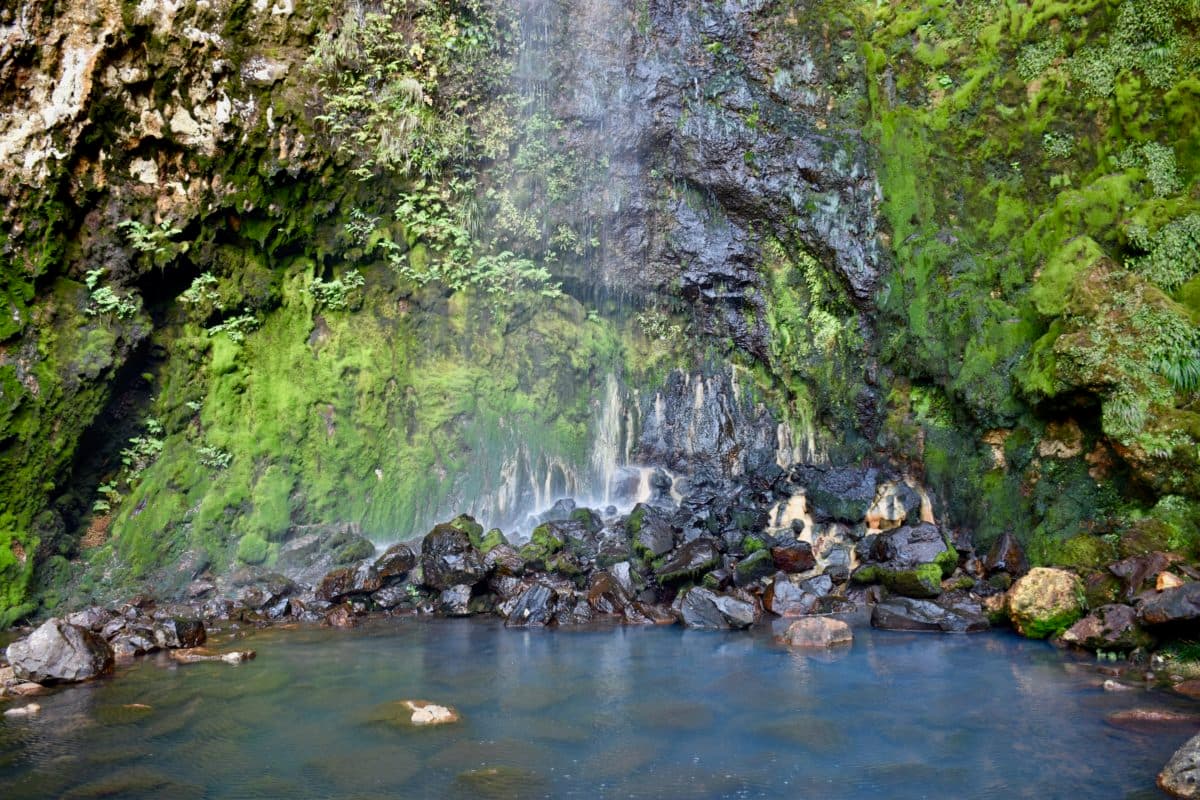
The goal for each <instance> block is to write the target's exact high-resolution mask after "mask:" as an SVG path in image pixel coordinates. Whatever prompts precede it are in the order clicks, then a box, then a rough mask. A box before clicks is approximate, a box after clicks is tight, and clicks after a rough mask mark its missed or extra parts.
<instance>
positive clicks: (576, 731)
mask: <svg viewBox="0 0 1200 800" xmlns="http://www.w3.org/2000/svg"><path fill="white" fill-rule="evenodd" d="M856 634H857V637H858V638H857V639H856V641H855V643H854V644H853V646H852V647H850V648H848V649H845V650H843V651H840V652H838V653H835V654H817V655H805V654H801V653H799V652H789V651H788V650H786V649H784V648H781V647H779V646H777V645H775V644H774V643H773V642H772V641H771V639H770V633H769V631H760V632H758V633H755V634H745V633H728V634H725V633H705V632H697V631H686V630H683V629H680V628H611V629H609V628H606V629H601V630H589V631H565V630H559V631H514V630H505V629H504V628H502V627H500V626H499V625H498V624H497V623H495V622H494V621H491V620H444V621H430V620H411V619H410V620H386V621H381V622H378V623H374V624H372V625H370V626H368V627H366V628H362V629H358V630H353V631H336V630H329V629H304V628H301V629H294V630H268V631H262V632H257V633H253V634H250V635H247V636H246V637H245V638H244V639H239V640H238V641H236V643H233V642H227V643H226V646H233V645H235V644H236V646H237V647H253V648H255V649H256V650H257V651H258V658H257V660H255V661H252V662H249V663H247V664H242V665H237V666H229V665H226V664H220V663H218V664H194V665H187V666H178V667H176V666H170V665H168V664H167V663H166V662H164V661H162V660H155V659H146V660H143V661H141V662H138V663H136V664H134V665H133V666H131V667H128V668H125V669H124V670H123V671H122V674H121V675H120V677H119V678H118V679H115V680H110V681H104V682H102V683H98V684H93V685H89V686H84V687H78V688H72V689H68V690H65V691H62V692H59V693H57V694H54V695H51V696H48V697H45V698H40V699H39V702H40V703H41V705H42V707H43V710H42V713H41V714H40V715H39V716H37V717H35V718H32V719H29V720H24V719H21V720H16V719H0V787H3V791H2V792H0V794H2V795H3V797H5V798H9V799H11V800H16V798H35V797H36V798H42V797H58V796H62V797H105V796H119V797H122V798H136V797H170V798H173V799H174V798H186V797H203V798H281V797H287V798H388V797H447V796H449V797H456V796H461V797H476V798H487V797H587V798H591V797H612V798H631V797H632V798H651V797H654V798H658V797H695V798H710V797H711V798H718V797H739V798H740V797H788V798H822V799H825V800H839V799H840V798H856V799H857V798H866V797H887V798H892V799H893V800H900V799H902V798H950V797H954V798H1013V797H1018V798H1020V797H1029V798H1042V799H1045V798H1059V797H1061V798H1072V800H1083V799H1084V798H1105V800H1112V798H1150V797H1159V796H1160V795H1159V794H1158V793H1157V790H1155V789H1154V778H1155V775H1156V774H1157V772H1158V770H1159V769H1160V768H1161V767H1162V765H1163V764H1164V763H1165V762H1166V760H1167V759H1168V758H1169V756H1170V755H1171V753H1172V752H1173V751H1174V749H1175V748H1176V747H1177V746H1178V745H1179V744H1181V743H1182V742H1183V741H1184V740H1186V739H1187V738H1188V737H1189V736H1190V735H1191V734H1193V733H1194V732H1195V731H1194V730H1193V729H1192V728H1190V727H1185V728H1183V729H1181V728H1180V727H1178V726H1166V727H1163V726H1157V727H1150V728H1142V729H1137V728H1128V727H1117V726H1113V725H1110V724H1108V723H1106V722H1105V717H1106V715H1108V714H1110V713H1112V712H1114V711H1119V710H1121V709H1126V708H1131V707H1135V706H1154V707H1164V706H1166V707H1175V708H1184V709H1191V708H1194V706H1188V705H1186V704H1184V703H1182V702H1181V701H1179V700H1176V699H1174V698H1173V697H1170V696H1167V695H1165V694H1162V693H1159V692H1147V691H1140V690H1139V691H1135V692H1127V693H1112V692H1105V691H1103V690H1102V689H1101V687H1100V684H1101V682H1102V680H1103V678H1102V676H1100V675H1099V674H1098V673H1097V672H1096V670H1095V669H1094V666H1093V665H1091V664H1089V663H1088V662H1087V661H1085V660H1082V659H1072V658H1071V657H1068V656H1064V654H1062V653H1060V652H1059V651H1057V650H1055V649H1054V648H1052V647H1050V646H1049V645H1046V644H1045V643H1041V642H1030V641H1027V640H1023V639H1019V638H1017V637H1015V636H1012V635H1009V634H1003V633H995V634H984V635H979V636H970V637H967V636H933V635H909V634H897V633H884V632H877V631H871V630H859V631H857V632H856ZM404 698H416V699H428V700H432V701H434V702H441V703H448V704H452V705H454V706H456V707H457V708H458V709H459V710H460V711H461V712H462V714H463V716H464V721H463V722H462V723H460V724H459V725H456V726H451V727H445V728H441V729H425V730H420V731H406V730H402V729H398V728H395V727H392V726H389V725H386V724H381V723H379V722H378V721H377V719H376V718H377V717H378V716H379V708H380V706H381V704H384V703H387V702H389V701H393V700H398V699H404ZM132 704H143V705H146V706H149V708H148V709H146V708H136V707H129V706H130V705H132ZM1192 727H1194V726H1192Z"/></svg>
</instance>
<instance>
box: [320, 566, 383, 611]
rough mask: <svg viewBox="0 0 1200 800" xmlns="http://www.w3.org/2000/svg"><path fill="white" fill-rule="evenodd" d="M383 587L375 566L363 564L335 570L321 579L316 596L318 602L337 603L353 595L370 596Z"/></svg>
mask: <svg viewBox="0 0 1200 800" xmlns="http://www.w3.org/2000/svg"><path fill="white" fill-rule="evenodd" d="M382 587H383V580H382V579H381V577H380V575H379V572H378V571H377V570H376V569H375V567H374V565H372V564H366V563H363V564H359V565H358V566H357V567H340V568H338V569H335V570H333V571H332V572H330V573H329V574H327V575H326V576H325V577H324V578H322V579H321V582H320V583H319V584H318V585H317V588H316V591H315V592H314V594H315V595H316V597H317V599H318V600H327V601H329V602H331V603H336V602H338V601H339V600H342V599H344V598H346V597H350V596H351V595H356V594H370V593H371V592H374V591H377V590H379V589H381V588H382Z"/></svg>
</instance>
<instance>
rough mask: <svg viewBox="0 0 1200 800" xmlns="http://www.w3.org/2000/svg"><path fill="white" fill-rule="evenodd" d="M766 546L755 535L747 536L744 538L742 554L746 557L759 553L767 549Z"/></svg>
mask: <svg viewBox="0 0 1200 800" xmlns="http://www.w3.org/2000/svg"><path fill="white" fill-rule="evenodd" d="M766 546H767V545H766V543H765V542H764V541H763V540H762V538H761V537H758V536H755V535H754V534H747V535H746V536H743V537H742V552H743V553H745V554H746V555H751V554H752V553H757V552H758V551H759V550H763V549H765V548H766Z"/></svg>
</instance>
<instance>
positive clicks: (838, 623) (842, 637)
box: [775, 617, 854, 647]
mask: <svg viewBox="0 0 1200 800" xmlns="http://www.w3.org/2000/svg"><path fill="white" fill-rule="evenodd" d="M775 640H776V641H778V642H780V643H782V644H786V645H787V646H788V647H835V646H837V645H842V644H850V643H851V642H853V641H854V632H853V631H851V630H850V626H849V625H847V624H846V623H845V622H843V621H842V620H840V619H833V618H831V617H804V618H802V619H798V620H796V621H795V622H793V623H792V624H791V625H789V626H788V629H787V631H785V632H784V633H783V634H781V635H780V636H777V637H775Z"/></svg>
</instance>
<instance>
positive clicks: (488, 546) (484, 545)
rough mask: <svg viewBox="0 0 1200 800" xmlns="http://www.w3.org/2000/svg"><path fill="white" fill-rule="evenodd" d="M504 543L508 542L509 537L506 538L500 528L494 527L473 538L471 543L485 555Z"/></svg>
mask: <svg viewBox="0 0 1200 800" xmlns="http://www.w3.org/2000/svg"><path fill="white" fill-rule="evenodd" d="M502 544H508V539H506V538H504V533H503V532H502V531H501V530H500V529H499V528H492V529H491V530H490V531H488V532H487V534H485V535H482V536H477V537H474V538H472V539H471V545H472V546H473V547H474V548H475V549H476V550H478V551H479V552H480V553H483V554H485V555H486V554H488V553H490V552H491V551H493V550H495V549H496V548H497V547H499V546H500V545H502Z"/></svg>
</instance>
